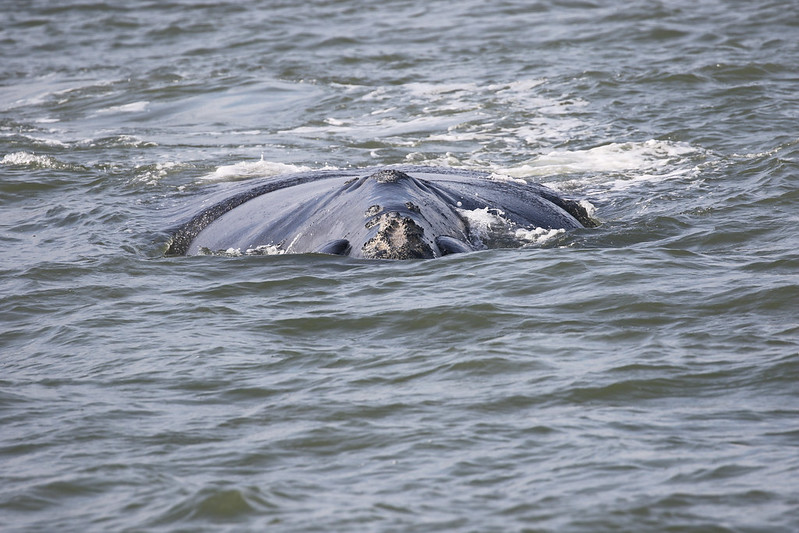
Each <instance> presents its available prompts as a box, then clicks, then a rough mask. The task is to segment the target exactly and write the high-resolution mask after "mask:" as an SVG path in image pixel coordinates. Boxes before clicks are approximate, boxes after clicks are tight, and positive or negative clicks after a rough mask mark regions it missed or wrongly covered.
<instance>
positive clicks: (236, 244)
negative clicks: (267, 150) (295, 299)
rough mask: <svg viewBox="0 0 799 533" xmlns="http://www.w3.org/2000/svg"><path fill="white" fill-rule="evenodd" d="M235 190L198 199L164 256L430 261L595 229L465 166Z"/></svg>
mask: <svg viewBox="0 0 799 533" xmlns="http://www.w3.org/2000/svg"><path fill="white" fill-rule="evenodd" d="M239 187H240V189H237V190H235V191H229V192H227V195H226V196H224V197H221V198H219V197H217V198H216V199H215V200H214V199H211V200H206V202H205V207H204V208H202V209H200V210H199V211H197V212H196V213H195V214H194V215H193V216H191V217H190V218H189V219H188V220H185V221H184V222H182V223H180V224H179V225H178V226H177V227H175V228H173V229H172V230H171V231H170V238H169V242H168V248H167V250H166V252H165V254H166V255H170V256H172V255H204V254H215V253H221V254H224V253H230V252H232V251H235V252H239V253H250V254H259V253H270V254H272V253H277V254H283V253H287V254H303V253H318V254H333V255H339V256H348V257H352V258H358V259H389V260H391V259H395V260H401V259H431V258H437V257H442V256H446V255H450V254H456V253H466V252H472V251H477V250H483V249H487V248H494V247H510V246H514V245H516V246H521V245H523V244H524V242H522V240H520V239H517V238H515V237H514V233H513V231H512V230H516V231H518V230H523V231H524V230H527V231H529V230H536V229H537V230H540V231H551V230H558V231H564V232H565V231H570V230H576V229H581V228H591V227H594V226H596V225H597V223H596V221H595V220H594V219H593V218H592V217H591V216H590V215H589V212H588V210H587V209H586V207H585V206H584V203H582V202H580V201H577V200H575V199H572V198H567V197H564V196H562V195H561V194H559V193H557V192H556V191H554V190H553V189H550V188H548V187H545V186H543V185H540V184H537V183H529V182H526V181H524V180H519V179H512V178H508V177H502V176H495V175H493V174H491V173H488V172H484V171H479V170H470V169H460V168H450V167H426V166H390V167H372V168H360V169H357V168H355V169H337V170H316V171H308V172H298V173H291V174H285V175H280V176H272V177H267V178H261V179H259V180H253V181H248V182H246V183H244V184H243V185H239ZM223 194H224V193H223ZM475 213H482V214H484V215H489V216H492V217H493V218H494V220H499V221H501V224H499V225H500V226H503V229H502V231H501V233H502V234H503V238H496V235H495V236H494V237H495V238H492V236H491V235H489V234H488V233H490V232H486V231H485V227H480V228H478V227H477V226H478V224H476V223H475V217H474V214H475ZM495 229H496V228H495ZM495 233H496V232H495Z"/></svg>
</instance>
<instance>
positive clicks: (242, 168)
mask: <svg viewBox="0 0 799 533" xmlns="http://www.w3.org/2000/svg"><path fill="white" fill-rule="evenodd" d="M308 170H311V167H306V166H302V165H291V164H286V163H276V162H273V161H264V158H263V156H261V159H260V160H259V161H242V162H240V163H234V164H232V165H222V166H221V167H219V168H217V169H216V170H215V171H213V172H212V173H210V174H206V175H205V176H202V177H201V178H200V179H201V180H203V181H228V180H233V179H241V178H252V177H268V176H278V175H280V174H289V173H292V172H305V171H308Z"/></svg>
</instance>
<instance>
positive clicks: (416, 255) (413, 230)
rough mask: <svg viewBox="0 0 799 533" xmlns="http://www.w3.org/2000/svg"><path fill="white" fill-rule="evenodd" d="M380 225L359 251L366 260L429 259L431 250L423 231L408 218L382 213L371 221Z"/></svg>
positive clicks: (397, 214) (396, 214) (431, 253)
mask: <svg viewBox="0 0 799 533" xmlns="http://www.w3.org/2000/svg"><path fill="white" fill-rule="evenodd" d="M370 222H372V224H370V225H374V224H380V229H378V230H377V235H375V236H374V237H372V238H371V239H369V240H368V241H366V243H365V244H364V245H363V248H362V249H361V251H362V252H363V256H364V257H365V258H367V259H429V258H432V257H435V254H434V253H433V249H432V248H431V247H430V245H429V244H428V243H426V242H425V241H424V229H422V228H421V227H419V226H418V225H417V224H416V222H414V221H413V219H411V218H410V217H403V216H402V215H400V214H399V213H384V214H382V215H380V216H379V217H377V218H376V219H373V220H372V221H370Z"/></svg>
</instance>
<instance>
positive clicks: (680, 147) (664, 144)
mask: <svg viewBox="0 0 799 533" xmlns="http://www.w3.org/2000/svg"><path fill="white" fill-rule="evenodd" d="M696 151H697V149H696V148H694V147H692V146H691V145H689V144H687V143H681V142H671V141H658V140H654V139H651V140H648V141H644V142H626V143H609V144H605V145H602V146H597V147H594V148H590V149H587V150H573V151H571V150H556V151H552V152H549V153H547V154H544V155H541V156H538V157H536V158H535V159H533V160H531V161H528V162H525V163H523V164H520V165H518V166H515V167H508V168H498V169H495V170H494V172H495V174H502V175H506V176H511V177H515V178H534V177H539V176H563V175H568V174H575V173H592V174H596V175H602V174H605V175H607V174H612V175H613V176H614V178H613V179H614V182H613V183H614V187H616V188H622V187H624V186H625V185H624V183H625V182H631V181H640V180H646V181H651V180H656V179H665V178H669V177H674V176H677V175H684V174H685V173H686V172H691V171H693V166H686V165H685V164H684V161H685V159H686V158H688V157H690V156H692V155H693V154H695V153H696ZM619 174H623V175H624V176H622V177H621V178H619ZM600 179H601V180H603V181H606V179H604V178H601V177H600ZM548 185H550V186H553V185H556V184H548Z"/></svg>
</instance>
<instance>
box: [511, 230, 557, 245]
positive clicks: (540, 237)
mask: <svg viewBox="0 0 799 533" xmlns="http://www.w3.org/2000/svg"><path fill="white" fill-rule="evenodd" d="M564 233H566V230H565V229H546V228H533V229H524V228H519V229H517V230H516V232H515V233H514V235H515V236H516V238H517V239H519V240H522V241H527V242H529V243H532V244H543V243H545V242H546V241H548V240H550V239H554V238H555V237H557V236H558V235H562V234H564Z"/></svg>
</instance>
